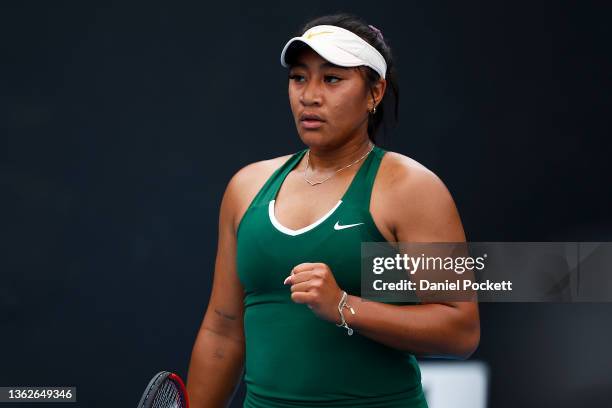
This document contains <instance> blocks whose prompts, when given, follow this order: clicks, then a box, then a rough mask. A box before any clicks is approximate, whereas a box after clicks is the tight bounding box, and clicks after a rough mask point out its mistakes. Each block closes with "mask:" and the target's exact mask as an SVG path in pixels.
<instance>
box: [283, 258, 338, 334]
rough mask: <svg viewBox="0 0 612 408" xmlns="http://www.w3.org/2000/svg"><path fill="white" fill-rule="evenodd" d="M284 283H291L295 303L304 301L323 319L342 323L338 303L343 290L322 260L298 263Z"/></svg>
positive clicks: (292, 297) (292, 298)
mask: <svg viewBox="0 0 612 408" xmlns="http://www.w3.org/2000/svg"><path fill="white" fill-rule="evenodd" d="M283 283H284V284H285V285H291V300H293V301H294V302H295V303H304V304H306V305H308V307H309V308H310V309H312V311H313V312H314V313H315V314H316V315H317V316H319V317H321V318H322V319H325V320H328V321H330V322H334V323H337V324H339V323H340V314H339V313H338V303H340V299H342V290H341V289H340V288H339V287H338V284H337V283H336V279H335V278H334V274H333V273H332V271H331V269H330V268H329V266H327V265H326V264H324V263H321V262H314V263H311V262H304V263H301V264H298V265H296V266H294V267H293V269H292V270H291V274H290V275H289V276H287V278H286V279H285V281H284V282H283Z"/></svg>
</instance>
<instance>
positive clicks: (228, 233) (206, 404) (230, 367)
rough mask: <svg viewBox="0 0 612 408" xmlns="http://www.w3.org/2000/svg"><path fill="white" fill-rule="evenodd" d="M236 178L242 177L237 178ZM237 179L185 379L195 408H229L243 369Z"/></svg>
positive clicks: (226, 204)
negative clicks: (236, 231) (210, 288)
mask: <svg viewBox="0 0 612 408" xmlns="http://www.w3.org/2000/svg"><path fill="white" fill-rule="evenodd" d="M237 176H238V175H237ZM236 184H237V177H236V176H235V177H234V178H233V179H232V181H230V183H229V184H228V187H227V189H226V191H225V194H224V196H223V200H222V202H221V210H220V214H219V243H218V247H217V257H216V261H215V272H214V278H213V287H212V293H211V297H210V301H209V303H208V308H207V310H206V314H205V315H204V319H203V322H202V325H201V327H200V330H199V332H198V335H197V338H196V341H195V344H194V346H193V351H192V353H191V361H190V363H189V373H188V377H187V392H188V395H189V399H190V406H191V407H193V408H213V407H214V408H217V407H224V406H227V405H228V403H229V402H230V398H231V396H232V393H233V391H234V389H235V387H236V385H237V384H238V382H239V381H240V377H241V375H242V369H243V366H244V356H245V354H244V353H245V351H244V329H243V313H244V311H243V307H244V306H243V290H242V286H241V284H240V281H239V280H238V277H237V273H236V236H235V232H234V231H235V229H234V214H235V210H234V209H235V208H236V207H237V197H236V196H237V191H236V190H237V188H236V187H237V186H236Z"/></svg>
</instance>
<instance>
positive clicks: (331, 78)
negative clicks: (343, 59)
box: [325, 75, 340, 84]
mask: <svg viewBox="0 0 612 408" xmlns="http://www.w3.org/2000/svg"><path fill="white" fill-rule="evenodd" d="M325 80H326V81H328V82H331V83H332V84H335V83H337V82H339V81H340V78H338V77H337V76H333V75H327V76H326V77H325Z"/></svg>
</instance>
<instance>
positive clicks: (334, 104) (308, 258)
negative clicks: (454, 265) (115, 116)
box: [187, 14, 480, 408]
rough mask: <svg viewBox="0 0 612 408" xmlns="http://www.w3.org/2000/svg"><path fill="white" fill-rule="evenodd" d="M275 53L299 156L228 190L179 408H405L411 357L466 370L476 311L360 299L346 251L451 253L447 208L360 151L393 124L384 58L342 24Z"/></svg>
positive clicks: (257, 168) (435, 182)
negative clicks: (428, 248) (234, 404)
mask: <svg viewBox="0 0 612 408" xmlns="http://www.w3.org/2000/svg"><path fill="white" fill-rule="evenodd" d="M300 33H301V35H300V36H299V37H295V38H292V39H291V40H289V42H288V43H287V44H286V46H285V47H284V49H283V50H282V53H281V63H282V64H283V65H284V66H286V67H287V68H288V69H289V85H288V88H289V102H290V105H291V110H292V112H293V117H294V119H295V124H296V128H297V133H298V134H299V137H300V139H301V140H302V142H303V143H304V144H305V145H306V146H307V148H306V149H303V150H301V151H299V152H297V153H295V154H292V155H287V156H282V157H278V158H275V159H271V160H265V161H260V162H256V163H253V164H250V165H248V166H246V167H244V168H243V169H241V170H240V171H238V172H237V173H236V174H235V175H234V177H233V178H232V179H231V181H230V182H229V184H228V186H227V189H226V191H225V194H224V196H223V200H222V203H221V210H220V216H219V244H218V252H217V258H216V264H215V273H214V280H213V289H212V294H211V298H210V302H209V304H208V309H207V311H206V314H205V316H204V320H203V322H202V326H201V328H200V330H199V333H198V336H197V339H196V341H195V344H194V347H193V352H192V356H191V362H190V367H189V373H188V381H187V390H188V393H189V397H190V400H191V403H192V407H194V408H204V407H223V406H226V405H227V403H228V402H229V399H230V398H231V396H232V393H233V391H234V389H235V386H236V384H237V383H238V382H239V380H240V377H241V374H242V370H243V367H244V368H245V369H246V371H245V377H244V378H245V383H246V387H247V388H246V398H245V401H244V407H261V408H270V407H278V408H289V407H381V408H382V407H384V408H395V407H397V408H399V407H402V408H416V407H426V406H427V403H426V401H425V397H424V395H423V390H422V388H421V378H420V371H419V367H418V365H417V362H416V359H415V357H414V355H415V354H417V355H418V354H426V355H429V354H431V355H447V356H453V357H458V358H466V357H467V356H469V355H470V354H471V353H472V352H473V351H474V350H475V348H476V347H477V345H478V342H479V337H480V329H479V317H478V309H477V304H476V303H473V302H456V303H452V302H448V303H428V304H409V305H406V304H402V305H392V304H386V303H381V302H374V301H367V302H365V301H361V298H360V297H359V295H360V287H361V286H360V279H361V276H360V275H361V269H360V250H361V245H360V244H361V242H372V241H381V242H384V241H388V242H463V241H465V236H464V232H463V227H462V225H461V221H460V218H459V215H458V213H457V210H456V207H455V204H454V202H453V199H452V197H451V196H450V194H449V192H448V190H447V189H446V187H445V186H444V184H443V183H442V182H441V181H440V180H439V179H438V178H437V177H436V176H435V175H434V174H433V173H432V172H431V171H429V170H428V169H426V168H425V167H424V166H422V165H420V164H419V163H417V162H416V161H414V160H412V159H410V158H408V157H406V156H403V155H401V154H398V153H394V152H391V151H386V150H384V149H382V148H381V147H379V146H377V145H376V143H375V135H377V133H378V131H379V130H380V127H381V126H382V124H383V121H384V119H385V116H388V115H391V114H392V113H394V112H395V113H397V100H398V98H397V97H398V93H397V92H398V90H397V84H396V80H395V74H394V69H393V58H392V55H391V51H390V48H389V47H388V46H387V45H386V43H385V39H384V37H383V35H382V33H381V32H380V30H378V29H377V28H375V27H373V26H369V25H367V24H366V23H364V22H363V21H361V20H360V19H358V18H356V17H354V16H351V15H346V14H342V15H333V16H324V17H320V18H317V19H315V20H313V21H311V22H310V23H308V24H307V25H306V26H305V27H304V28H303V30H301V31H300Z"/></svg>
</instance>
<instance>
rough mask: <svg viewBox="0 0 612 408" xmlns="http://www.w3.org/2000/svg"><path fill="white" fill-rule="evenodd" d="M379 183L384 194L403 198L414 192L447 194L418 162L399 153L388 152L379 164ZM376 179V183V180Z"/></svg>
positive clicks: (441, 185)
mask: <svg viewBox="0 0 612 408" xmlns="http://www.w3.org/2000/svg"><path fill="white" fill-rule="evenodd" d="M379 177H380V182H381V184H382V185H383V186H385V187H386V188H384V189H383V191H384V192H385V193H388V194H394V195H400V196H404V195H406V194H407V193H414V192H415V191H414V190H415V189H416V191H418V192H420V193H421V194H422V193H424V192H428V193H433V194H443V193H444V192H446V193H448V190H447V189H446V186H445V185H444V183H443V182H442V180H440V178H439V177H438V176H437V175H436V174H435V173H434V172H433V171H431V170H430V169H428V168H427V167H425V166H424V165H423V164H421V163H419V162H418V161H416V160H414V159H413V158H410V157H408V156H405V155H403V154H401V153H397V152H392V151H388V152H387V153H386V154H385V155H384V156H383V160H382V162H381V164H380V170H379ZM379 177H377V182H378V178H379Z"/></svg>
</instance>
